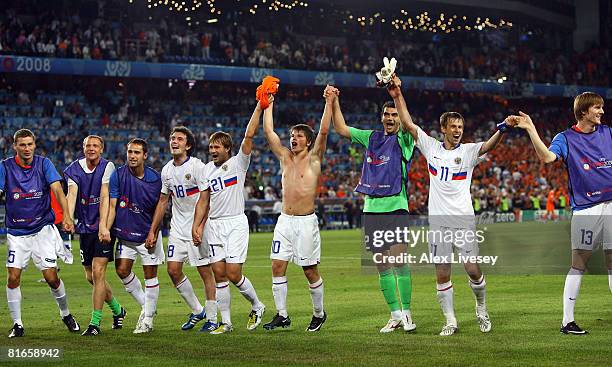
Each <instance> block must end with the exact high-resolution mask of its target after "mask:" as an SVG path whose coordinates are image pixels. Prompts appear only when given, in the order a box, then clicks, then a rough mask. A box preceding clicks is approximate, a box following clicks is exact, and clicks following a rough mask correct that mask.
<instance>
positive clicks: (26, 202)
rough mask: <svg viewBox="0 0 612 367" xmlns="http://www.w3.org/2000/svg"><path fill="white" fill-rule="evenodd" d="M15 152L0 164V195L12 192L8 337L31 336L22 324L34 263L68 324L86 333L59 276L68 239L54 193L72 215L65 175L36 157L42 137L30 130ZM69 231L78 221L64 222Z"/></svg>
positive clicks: (17, 140)
mask: <svg viewBox="0 0 612 367" xmlns="http://www.w3.org/2000/svg"><path fill="white" fill-rule="evenodd" d="M13 141H14V143H13V149H14V150H15V153H16V155H15V156H14V157H10V158H7V159H5V160H3V161H2V162H1V163H0V192H5V193H6V227H7V229H8V234H7V250H8V254H7V257H6V268H7V273H8V280H7V283H6V298H7V301H8V308H9V312H10V314H11V318H12V319H13V327H12V328H11V330H10V332H9V335H8V337H9V338H14V337H22V336H24V335H25V331H24V328H23V322H22V321H21V288H20V283H21V272H22V271H23V269H25V268H26V267H27V265H28V262H29V261H30V258H31V259H32V262H34V266H36V268H37V269H38V270H40V271H41V272H42V274H43V276H44V278H45V281H46V282H47V284H48V285H49V287H50V288H51V294H52V295H53V297H54V298H55V301H56V302H57V305H58V307H59V309H60V315H61V317H62V320H63V321H64V323H65V324H66V326H67V327H68V330H70V331H71V332H77V331H79V330H80V326H79V324H78V323H77V322H76V320H75V319H74V317H72V315H71V314H70V311H69V310H68V300H67V296H66V290H65V288H64V282H63V281H62V280H61V279H60V278H59V277H58V275H57V270H56V267H57V255H58V253H59V252H60V251H63V246H64V244H63V241H62V238H61V237H60V234H59V231H58V230H57V228H56V227H55V225H54V224H53V223H54V221H55V215H54V214H53V210H52V209H51V192H53V194H54V195H55V197H56V198H57V200H58V202H59V204H60V206H61V207H62V210H63V211H64V213H66V212H67V211H68V204H67V203H66V196H65V195H64V191H63V190H62V185H61V183H60V181H61V179H62V178H61V176H60V175H59V174H58V173H57V170H56V169H55V167H54V166H53V163H51V161H50V160H49V159H47V158H44V157H41V156H38V155H34V150H35V149H36V137H35V136H34V134H33V133H32V132H31V131H30V130H27V129H21V130H18V131H17V132H15V135H14V136H13ZM62 222H63V223H62V224H63V228H64V230H65V231H66V232H72V231H73V230H74V224H73V222H72V218H71V217H70V216H69V215H65V216H64V219H63V221H62Z"/></svg>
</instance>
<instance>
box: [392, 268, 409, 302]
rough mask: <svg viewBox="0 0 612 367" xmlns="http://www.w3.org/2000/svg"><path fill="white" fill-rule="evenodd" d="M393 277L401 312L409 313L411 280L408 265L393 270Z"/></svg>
mask: <svg viewBox="0 0 612 367" xmlns="http://www.w3.org/2000/svg"><path fill="white" fill-rule="evenodd" d="M395 277H396V278H397V289H398V290H399V297H400V300H401V302H402V310H404V311H409V310H410V300H411V299H412V278H411V276H410V268H409V267H408V265H403V266H401V267H399V268H395Z"/></svg>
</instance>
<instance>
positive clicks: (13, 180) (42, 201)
mask: <svg viewBox="0 0 612 367" xmlns="http://www.w3.org/2000/svg"><path fill="white" fill-rule="evenodd" d="M45 159H46V158H43V157H41V156H38V155H35V156H34V159H32V163H31V165H30V166H29V168H24V167H21V166H19V165H18V164H17V162H16V161H15V158H14V157H11V158H8V159H5V160H4V161H3V162H2V164H4V168H5V170H6V191H5V192H6V227H7V228H8V233H10V234H12V235H15V236H21V235H27V234H32V233H37V232H38V231H40V229H41V228H42V227H44V226H46V225H48V224H53V222H54V221H55V215H54V214H53V210H52V209H51V194H50V185H49V183H47V179H46V178H45V171H44V161H45Z"/></svg>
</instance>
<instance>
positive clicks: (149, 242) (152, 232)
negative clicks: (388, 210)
mask: <svg viewBox="0 0 612 367" xmlns="http://www.w3.org/2000/svg"><path fill="white" fill-rule="evenodd" d="M168 198H169V196H168V195H167V194H159V201H158V202H157V206H156V207H155V214H153V220H152V221H151V229H149V234H148V235H147V239H146V241H145V244H146V246H149V247H155V245H156V244H157V234H158V233H159V225H160V224H161V222H162V219H164V213H165V212H166V208H167V207H168Z"/></svg>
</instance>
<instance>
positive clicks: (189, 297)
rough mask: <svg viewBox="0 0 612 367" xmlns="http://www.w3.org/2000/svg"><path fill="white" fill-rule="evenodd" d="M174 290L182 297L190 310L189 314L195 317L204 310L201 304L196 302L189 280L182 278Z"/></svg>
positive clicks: (196, 298)
mask: <svg viewBox="0 0 612 367" xmlns="http://www.w3.org/2000/svg"><path fill="white" fill-rule="evenodd" d="M176 290H177V291H178V292H179V294H180V295H181V297H183V299H184V300H185V302H186V303H187V305H188V306H189V308H191V312H192V313H193V314H194V315H197V314H199V313H201V312H202V310H203V309H204V308H203V307H202V304H201V303H200V301H199V300H198V297H197V296H196V294H195V292H194V291H193V286H192V285H191V282H190V281H189V278H187V277H185V278H183V280H181V281H180V282H179V284H177V286H176Z"/></svg>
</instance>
